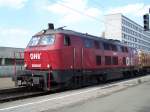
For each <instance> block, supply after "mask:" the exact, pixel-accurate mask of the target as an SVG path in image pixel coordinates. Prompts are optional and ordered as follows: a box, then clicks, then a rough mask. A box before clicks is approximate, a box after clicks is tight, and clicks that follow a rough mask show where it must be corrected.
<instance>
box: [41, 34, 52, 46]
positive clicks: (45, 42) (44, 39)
mask: <svg viewBox="0 0 150 112" xmlns="http://www.w3.org/2000/svg"><path fill="white" fill-rule="evenodd" d="M53 43H54V35H45V36H44V37H42V38H41V40H40V42H39V45H52V44H53Z"/></svg>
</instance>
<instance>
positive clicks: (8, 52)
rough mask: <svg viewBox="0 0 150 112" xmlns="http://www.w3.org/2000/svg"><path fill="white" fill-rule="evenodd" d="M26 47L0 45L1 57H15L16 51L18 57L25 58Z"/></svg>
mask: <svg viewBox="0 0 150 112" xmlns="http://www.w3.org/2000/svg"><path fill="white" fill-rule="evenodd" d="M23 52H24V48H13V47H0V58H14V53H15V57H16V58H20V54H19V53H22V54H21V55H22V56H21V57H22V58H23V57H24V56H23Z"/></svg>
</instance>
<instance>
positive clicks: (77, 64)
mask: <svg viewBox="0 0 150 112" xmlns="http://www.w3.org/2000/svg"><path fill="white" fill-rule="evenodd" d="M71 43H72V47H73V68H74V70H81V69H82V45H83V44H82V40H81V38H80V37H75V36H72V37H71Z"/></svg>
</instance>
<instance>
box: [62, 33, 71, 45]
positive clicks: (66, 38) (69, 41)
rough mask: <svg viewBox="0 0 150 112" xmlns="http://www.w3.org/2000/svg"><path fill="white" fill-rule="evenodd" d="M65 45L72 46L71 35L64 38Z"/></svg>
mask: <svg viewBox="0 0 150 112" xmlns="http://www.w3.org/2000/svg"><path fill="white" fill-rule="evenodd" d="M64 45H65V46H70V45H71V40H70V36H69V35H65V36H64Z"/></svg>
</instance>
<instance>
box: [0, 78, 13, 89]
mask: <svg viewBox="0 0 150 112" xmlns="http://www.w3.org/2000/svg"><path fill="white" fill-rule="evenodd" d="M14 87H15V83H14V82H13V81H12V78H11V77H1V78H0V90H2V89H9V88H14Z"/></svg>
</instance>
